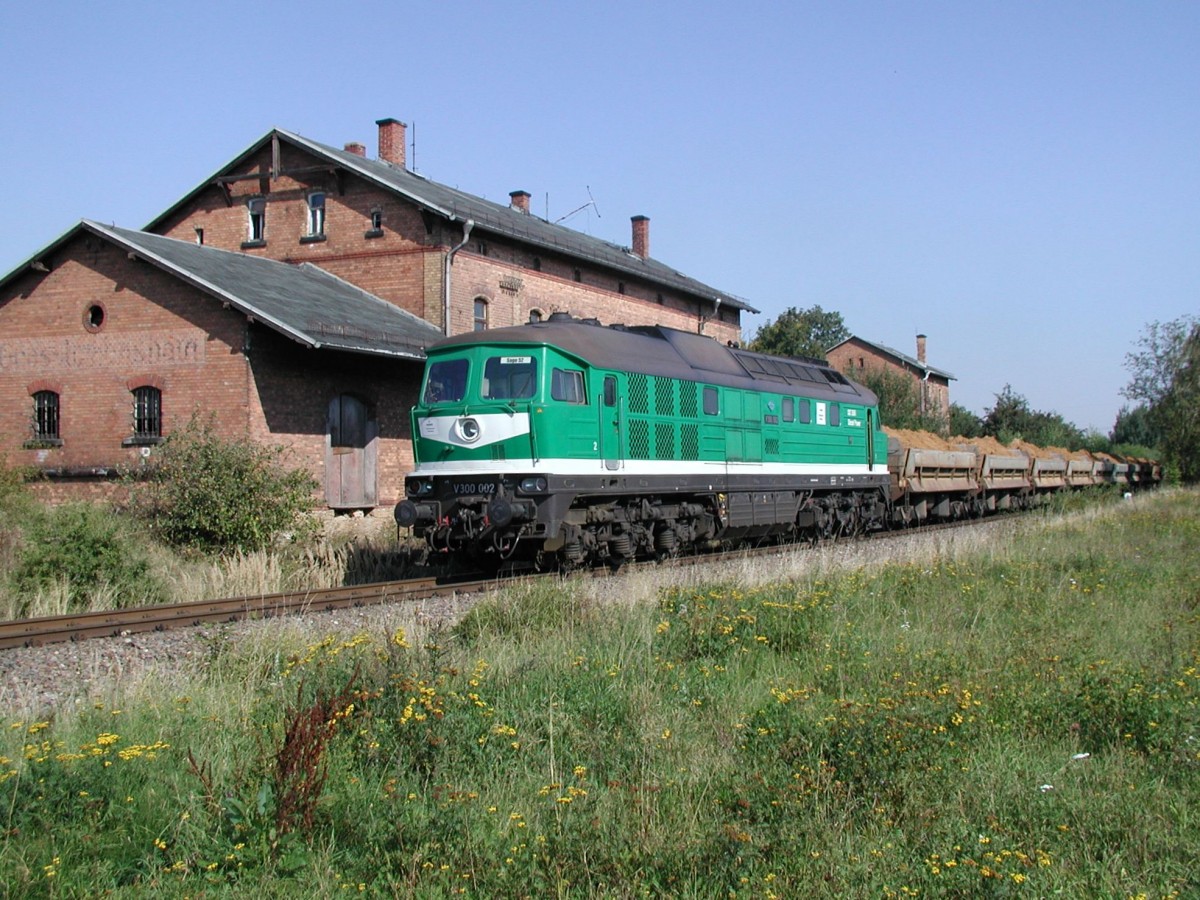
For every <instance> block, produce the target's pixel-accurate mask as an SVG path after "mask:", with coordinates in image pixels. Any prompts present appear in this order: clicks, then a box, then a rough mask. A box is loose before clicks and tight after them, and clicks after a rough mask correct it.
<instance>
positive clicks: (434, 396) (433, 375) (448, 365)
mask: <svg viewBox="0 0 1200 900" xmlns="http://www.w3.org/2000/svg"><path fill="white" fill-rule="evenodd" d="M466 393H467V361H466V360H465V359H447V360H442V361H441V362H435V363H434V364H433V365H431V366H430V367H429V378H428V380H427V381H426V382H425V396H424V401H423V402H424V403H425V404H426V405H427V406H429V405H432V404H434V403H457V402H458V401H459V400H461V399H462V398H463V397H464V396H465V395H466Z"/></svg>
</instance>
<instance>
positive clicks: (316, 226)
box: [308, 191, 325, 237]
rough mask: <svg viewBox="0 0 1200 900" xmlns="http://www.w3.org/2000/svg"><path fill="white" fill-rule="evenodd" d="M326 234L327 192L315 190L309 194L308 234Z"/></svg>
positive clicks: (318, 235) (313, 235)
mask: <svg viewBox="0 0 1200 900" xmlns="http://www.w3.org/2000/svg"><path fill="white" fill-rule="evenodd" d="M324 234H325V192H324V191H313V192H312V193H311V194H309V195H308V236H309V237H320V236H322V235H324Z"/></svg>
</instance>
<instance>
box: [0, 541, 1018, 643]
mask: <svg viewBox="0 0 1200 900" xmlns="http://www.w3.org/2000/svg"><path fill="white" fill-rule="evenodd" d="M996 521H1003V520H1002V519H1001V520H998V519H996V518H988V519H983V520H978V519H974V520H963V521H961V522H944V523H937V524H932V525H924V526H921V527H919V528H906V529H898V530H892V531H880V532H872V533H869V534H866V535H859V536H856V537H846V538H839V539H834V540H829V541H822V542H821V543H822V544H826V543H829V544H836V543H839V542H843V541H853V540H859V539H862V538H866V539H881V540H886V539H887V538H898V537H903V536H905V535H916V534H928V533H930V532H933V531H939V530H942V529H945V528H962V527H969V526H970V525H973V524H980V523H982V524H986V523H988V522H996ZM808 546H811V545H809V544H806V543H805V542H793V543H768V544H763V545H761V546H758V547H750V548H747V547H741V548H738V549H735V550H730V551H726V552H724V553H710V554H697V555H690V556H681V557H672V558H670V559H667V560H662V561H658V562H651V561H642V562H631V563H627V564H625V565H624V566H622V567H621V569H620V571H621V572H625V571H636V570H638V569H640V568H642V567H644V566H645V567H649V566H661V565H663V564H672V565H678V566H684V565H702V564H704V563H707V562H717V561H721V560H726V561H729V560H736V559H747V558H753V557H755V556H760V555H761V556H766V555H772V554H778V553H780V552H781V551H786V550H789V549H790V550H803V549H804V548H805V547H808ZM578 574H589V573H587V572H586V571H583V572H580V573H578ZM590 574H591V575H593V576H611V575H614V574H617V573H616V572H614V571H613V570H612V569H609V568H600V569H597V570H595V571H594V572H591V573H590ZM538 577H551V578H552V577H561V576H560V575H559V573H557V572H548V573H544V574H542V575H536V574H529V573H521V574H519V575H511V576H507V577H504V576H493V577H490V578H486V579H479V578H474V577H471V576H461V577H450V576H440V577H424V578H413V579H407V580H403V581H386V582H376V583H373V584H360V585H352V586H348V587H334V588H318V589H313V590H305V591H296V592H290V593H272V594H257V595H251V596H244V597H229V598H225V599H218V600H199V601H194V602H186V603H164V604H160V605H157V606H136V607H129V608H127V609H118V610H104V611H101V612H86V613H71V614H68V615H62V616H42V617H38V618H32V619H14V620H11V621H7V622H0V650H11V649H14V648H17V647H39V646H43V645H45V644H55V643H63V642H67V641H82V640H87V639H88V638H106V637H121V636H124V635H128V634H137V633H141V632H148V631H166V630H167V629H170V628H186V627H191V626H196V625H203V624H205V623H212V622H236V621H241V620H244V619H264V618H270V617H273V616H284V615H299V614H303V613H309V612H327V611H330V610H335V609H347V608H351V607H359V606H378V605H381V604H385V603H395V602H403V601H408V600H424V599H428V598H431V597H437V596H442V595H445V594H468V593H479V592H483V591H488V590H494V589H496V588H497V587H500V586H503V585H510V584H514V583H515V582H517V581H519V580H521V579H529V578H538Z"/></svg>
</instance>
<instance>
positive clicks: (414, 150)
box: [412, 122, 417, 172]
mask: <svg viewBox="0 0 1200 900" xmlns="http://www.w3.org/2000/svg"><path fill="white" fill-rule="evenodd" d="M412 170H413V171H414V172H415V171H417V123H416V122H413V123H412Z"/></svg>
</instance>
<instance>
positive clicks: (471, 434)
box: [455, 419, 483, 444]
mask: <svg viewBox="0 0 1200 900" xmlns="http://www.w3.org/2000/svg"><path fill="white" fill-rule="evenodd" d="M455 427H456V428H457V429H458V436H459V437H460V438H461V439H462V441H463V443H465V444H473V443H475V442H476V441H477V440H479V435H480V434H482V431H483V430H482V429H481V428H480V427H479V422H478V421H477V420H475V419H459V420H458V423H457V425H456V426H455Z"/></svg>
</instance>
